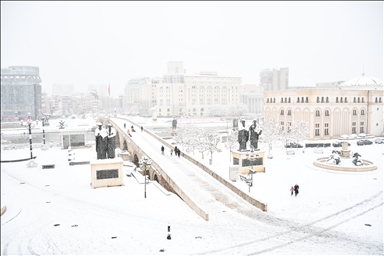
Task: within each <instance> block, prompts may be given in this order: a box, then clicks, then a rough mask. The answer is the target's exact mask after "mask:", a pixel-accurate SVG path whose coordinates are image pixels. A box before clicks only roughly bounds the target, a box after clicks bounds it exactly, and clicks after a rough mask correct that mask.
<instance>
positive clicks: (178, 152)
mask: <svg viewBox="0 0 384 256" xmlns="http://www.w3.org/2000/svg"><path fill="white" fill-rule="evenodd" d="M180 153H181V151H180V149H177V156H178V157H180Z"/></svg>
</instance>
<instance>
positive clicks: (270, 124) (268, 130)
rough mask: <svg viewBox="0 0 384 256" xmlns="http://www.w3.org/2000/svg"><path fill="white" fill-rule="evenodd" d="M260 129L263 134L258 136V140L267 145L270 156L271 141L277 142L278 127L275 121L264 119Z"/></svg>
mask: <svg viewBox="0 0 384 256" xmlns="http://www.w3.org/2000/svg"><path fill="white" fill-rule="evenodd" d="M261 127H262V129H263V132H262V134H261V136H260V140H261V142H264V143H266V144H267V145H268V155H270V154H271V149H272V143H273V141H275V140H278V135H279V125H278V123H277V122H276V120H275V119H273V118H267V119H264V121H263V123H262V124H261Z"/></svg>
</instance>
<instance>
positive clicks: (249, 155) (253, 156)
mask: <svg viewBox="0 0 384 256" xmlns="http://www.w3.org/2000/svg"><path fill="white" fill-rule="evenodd" d="M245 156H246V157H247V160H249V161H251V162H253V161H255V160H256V159H257V158H258V157H259V153H258V152H254V151H253V149H251V152H247V153H246V154H245ZM253 174H256V171H254V170H253V166H251V168H249V171H248V175H247V176H248V178H247V180H246V182H247V183H248V192H249V193H250V192H251V187H252V185H253ZM249 175H250V176H251V177H250V178H249Z"/></svg>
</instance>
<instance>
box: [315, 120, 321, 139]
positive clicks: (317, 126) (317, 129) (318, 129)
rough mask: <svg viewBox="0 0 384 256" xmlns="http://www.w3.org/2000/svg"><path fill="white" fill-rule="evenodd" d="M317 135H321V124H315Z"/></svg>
mask: <svg viewBox="0 0 384 256" xmlns="http://www.w3.org/2000/svg"><path fill="white" fill-rule="evenodd" d="M315 136H320V124H319V123H317V124H315Z"/></svg>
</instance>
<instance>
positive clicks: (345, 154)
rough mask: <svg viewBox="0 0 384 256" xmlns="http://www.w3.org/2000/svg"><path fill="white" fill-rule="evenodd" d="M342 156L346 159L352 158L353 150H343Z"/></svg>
mask: <svg viewBox="0 0 384 256" xmlns="http://www.w3.org/2000/svg"><path fill="white" fill-rule="evenodd" d="M340 156H341V157H345V158H350V157H351V150H341V153H340Z"/></svg>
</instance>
